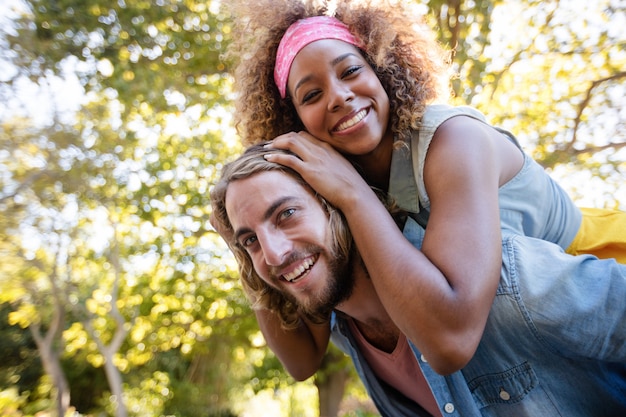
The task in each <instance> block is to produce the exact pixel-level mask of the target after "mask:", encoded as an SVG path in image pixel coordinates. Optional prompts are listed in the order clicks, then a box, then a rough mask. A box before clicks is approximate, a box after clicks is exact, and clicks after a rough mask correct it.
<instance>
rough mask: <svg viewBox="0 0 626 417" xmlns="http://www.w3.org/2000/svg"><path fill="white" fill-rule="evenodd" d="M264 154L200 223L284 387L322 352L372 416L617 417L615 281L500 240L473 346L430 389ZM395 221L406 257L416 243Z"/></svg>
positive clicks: (600, 267)
mask: <svg viewBox="0 0 626 417" xmlns="http://www.w3.org/2000/svg"><path fill="white" fill-rule="evenodd" d="M269 152H271V153H276V152H279V151H277V150H276V149H271V150H265V149H264V148H263V146H255V147H252V148H250V149H248V150H247V151H246V153H244V155H242V156H241V157H240V158H238V159H237V160H235V161H234V162H232V163H230V164H228V165H227V166H226V167H225V168H224V171H223V174H222V178H221V180H220V181H219V182H218V183H217V184H216V185H215V187H214V188H213V189H212V191H211V202H212V206H213V218H212V223H213V225H214V226H215V228H216V229H217V230H218V232H219V233H220V234H221V236H222V237H223V238H224V239H225V241H226V242H227V243H228V245H229V247H230V248H231V250H232V251H233V252H234V254H235V256H236V258H237V261H238V263H239V267H240V273H241V279H242V284H243V287H244V289H245V290H246V293H247V294H248V296H249V298H250V300H251V302H252V303H253V308H254V311H255V314H256V316H257V319H258V322H259V326H260V328H261V331H262V332H263V334H264V335H265V338H266V340H267V343H268V346H269V347H270V348H271V349H272V350H273V351H274V352H275V353H276V355H277V356H278V357H279V359H280V360H281V362H282V363H283V364H284V366H285V367H286V369H287V370H288V371H289V372H290V373H291V374H292V375H293V376H294V377H295V378H296V379H298V380H302V379H306V378H308V377H309V376H311V375H313V374H314V373H315V371H316V370H317V369H318V368H319V365H320V363H321V360H322V357H323V355H324V352H325V351H326V348H327V345H328V341H329V340H330V339H331V338H332V340H333V342H334V343H336V344H337V345H338V346H339V347H340V348H341V349H342V350H344V351H345V352H346V353H348V354H349V355H350V356H351V358H352V359H353V362H354V363H355V366H356V368H357V371H358V373H359V375H360V377H361V379H362V380H363V382H364V384H365V386H366V387H367V389H368V392H369V393H370V395H371V397H372V399H373V400H374V402H375V403H376V405H377V407H378V409H379V411H380V412H381V414H383V415H385V416H416V415H417V416H421V415H423V416H428V415H437V416H442V415H445V416H447V415H462V416H479V415H485V416H544V415H546V416H548V415H550V416H551V415H567V416H581V417H582V416H621V415H626V303H625V302H624V300H626V267H624V266H622V265H619V264H617V263H616V262H615V261H612V260H603V261H601V260H598V259H597V258H594V257H591V256H584V257H583V256H581V257H573V256H569V255H565V254H564V253H563V252H562V250H560V248H558V247H557V246H556V245H554V244H551V243H548V242H545V241H541V240H536V239H532V238H528V237H524V236H516V235H503V245H502V269H501V277H500V284H499V286H498V289H497V293H496V296H495V298H494V301H493V304H492V306H491V310H490V314H489V318H488V320H487V323H486V325H485V328H484V330H483V333H482V335H483V336H482V338H481V340H480V343H479V345H478V347H477V349H476V350H475V352H474V355H473V356H472V358H471V360H470V361H469V362H468V363H467V365H466V366H465V367H464V368H463V369H461V371H457V372H454V373H451V374H449V375H445V376H444V375H440V374H438V373H437V372H435V370H434V369H433V368H432V367H431V366H430V365H429V364H428V362H427V361H426V360H427V358H424V357H423V355H422V354H421V353H420V346H418V345H417V344H416V343H414V341H412V340H408V338H407V337H406V336H405V335H404V334H403V333H402V332H400V331H399V328H398V326H397V325H396V324H395V323H394V321H392V320H391V319H390V317H389V315H388V314H387V310H386V308H385V305H384V304H383V302H382V301H381V297H380V296H379V293H378V292H377V290H376V289H375V286H374V284H373V282H372V280H371V279H370V278H369V276H368V274H367V271H366V270H365V268H364V266H363V263H362V262H361V261H360V258H359V254H358V253H357V251H356V248H355V247H353V244H352V241H351V238H350V234H349V230H348V229H347V226H346V224H345V221H344V220H343V218H342V216H341V214H340V213H338V212H337V211H336V210H334V209H333V208H332V207H331V206H330V205H329V204H327V203H326V202H325V201H324V200H323V199H322V198H321V197H319V196H317V195H316V194H315V193H314V192H313V191H312V190H311V188H310V187H309V186H308V185H307V184H306V183H305V182H304V181H303V180H302V178H301V177H299V176H298V175H297V174H295V173H294V172H293V171H291V170H289V169H288V168H285V167H284V166H282V165H278V164H275V163H271V162H269V161H267V160H266V159H265V158H264V155H266V154H267V153H269ZM364 209H365V208H364ZM396 214H397V216H396V217H397V218H398V221H399V222H400V224H403V233H404V235H405V236H406V237H407V238H408V239H409V240H410V241H411V242H412V243H413V244H414V245H415V246H416V247H418V248H419V247H420V244H421V239H422V238H423V229H421V227H419V226H418V225H417V223H415V222H414V221H413V220H412V219H411V218H408V219H407V220H406V221H402V218H403V216H402V213H396ZM451 256H453V254H451ZM390 262H393V260H390ZM398 279H399V280H402V279H403V277H398ZM407 285H411V283H407ZM382 290H384V289H382ZM429 297H430V298H432V297H431V296H430V295H428V294H425V295H424V296H423V298H422V299H411V300H401V299H398V300H397V302H398V303H405V302H414V303H416V302H421V303H425V302H436V299H434V300H433V299H429ZM413 320H420V321H422V322H424V323H426V324H427V325H431V324H432V325H433V326H434V325H436V323H437V318H436V317H430V316H428V315H426V316H424V317H414V318H413ZM461 342H462V341H461Z"/></svg>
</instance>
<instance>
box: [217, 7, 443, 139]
mask: <svg viewBox="0 0 626 417" xmlns="http://www.w3.org/2000/svg"><path fill="white" fill-rule="evenodd" d="M336 3H337V4H336V8H335V9H334V10H332V11H331V2H330V0H319V1H317V2H313V1H308V0H283V1H276V0H257V1H254V2H251V1H248V0H230V1H229V2H228V7H229V9H230V12H231V14H232V15H233V17H234V19H233V36H232V41H231V44H230V46H229V49H228V51H227V57H228V59H229V60H230V61H231V62H232V63H233V64H234V77H235V84H234V88H235V91H236V92H237V93H238V94H237V97H236V99H235V106H236V112H235V123H236V126H237V129H238V131H239V134H240V136H241V137H242V139H243V141H244V143H247V144H251V143H255V142H262V141H267V140H271V139H273V138H274V137H276V136H279V135H281V134H283V133H286V132H290V131H296V132H297V131H301V130H305V129H304V126H303V125H302V122H301V121H300V119H299V117H298V115H297V113H296V110H295V107H294V106H293V103H292V102H291V100H290V99H289V97H287V98H286V99H281V97H280V94H279V92H278V88H277V87H276V85H275V84H274V64H275V61H276V51H277V50H278V45H279V43H280V40H281V38H282V36H283V34H284V33H285V31H286V30H287V28H288V27H289V26H290V25H291V24H293V23H294V22H296V21H297V20H299V19H303V18H306V17H311V16H319V15H332V16H334V17H336V18H338V19H339V20H340V21H342V22H343V23H345V24H346V25H347V26H348V27H349V29H350V31H351V32H352V34H353V35H355V37H357V38H358V39H359V40H360V41H361V42H362V43H363V44H364V45H365V48H364V50H362V51H361V52H362V53H363V56H364V58H365V60H366V61H367V62H368V63H369V64H370V66H371V67H372V68H373V70H374V72H375V73H376V75H377V76H378V78H379V79H380V81H381V84H382V85H383V88H384V89H385V91H386V92H387V95H388V96H389V102H390V106H391V109H390V121H389V124H390V127H391V129H392V131H393V133H394V135H396V137H397V138H398V139H399V140H401V141H405V142H406V141H408V140H409V139H410V135H411V129H415V128H418V127H419V123H420V121H421V118H422V115H423V114H424V111H425V106H426V105H427V104H429V103H431V102H433V101H435V100H441V99H446V98H447V97H448V96H449V91H450V88H449V73H448V71H449V65H448V61H449V54H448V53H447V52H446V51H444V49H443V48H442V47H441V46H440V45H439V43H438V42H437V40H436V38H435V33H434V31H433V30H432V28H429V27H427V26H426V25H425V23H424V20H423V16H420V15H419V14H417V13H416V12H415V8H414V7H413V8H412V5H411V4H410V3H411V2H408V1H397V2H394V4H393V5H391V4H389V2H388V1H387V0H377V1H372V0H368V1H365V0H361V1H350V0H343V1H338V2H336Z"/></svg>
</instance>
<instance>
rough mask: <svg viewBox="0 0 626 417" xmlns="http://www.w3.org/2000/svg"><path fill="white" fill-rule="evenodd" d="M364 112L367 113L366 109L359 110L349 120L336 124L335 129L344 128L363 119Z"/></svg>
mask: <svg viewBox="0 0 626 417" xmlns="http://www.w3.org/2000/svg"><path fill="white" fill-rule="evenodd" d="M366 114H367V110H365V109H363V110H361V111H360V112H358V113H357V114H355V115H354V117H353V118H351V119H350V120H346V121H345V122H343V123H342V124H340V125H339V126H337V129H336V131H340V130H344V129H347V128H349V127H352V126H354V125H355V124H357V123H359V122H360V121H361V120H363V118H364V117H365V115H366Z"/></svg>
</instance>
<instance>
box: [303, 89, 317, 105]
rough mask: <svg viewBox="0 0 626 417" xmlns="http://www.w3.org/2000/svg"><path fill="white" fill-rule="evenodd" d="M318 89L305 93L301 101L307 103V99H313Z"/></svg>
mask: <svg viewBox="0 0 626 417" xmlns="http://www.w3.org/2000/svg"><path fill="white" fill-rule="evenodd" d="M317 94H318V91H317V90H316V91H311V92H309V93H306V94H305V95H304V97H302V103H308V102H309V101H311V100H313V99H314V98H315V97H317Z"/></svg>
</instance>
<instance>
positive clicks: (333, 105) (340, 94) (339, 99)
mask: <svg viewBox="0 0 626 417" xmlns="http://www.w3.org/2000/svg"><path fill="white" fill-rule="evenodd" d="M353 98H354V93H353V92H352V90H351V89H350V88H348V86H347V85H346V84H345V83H344V82H342V81H337V82H335V83H333V85H332V88H331V89H330V92H329V99H328V110H329V111H335V110H337V109H340V108H341V107H343V106H344V105H345V104H346V103H348V102H350V101H352V99H353Z"/></svg>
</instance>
